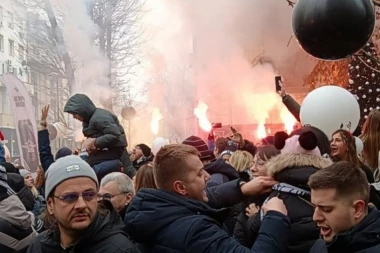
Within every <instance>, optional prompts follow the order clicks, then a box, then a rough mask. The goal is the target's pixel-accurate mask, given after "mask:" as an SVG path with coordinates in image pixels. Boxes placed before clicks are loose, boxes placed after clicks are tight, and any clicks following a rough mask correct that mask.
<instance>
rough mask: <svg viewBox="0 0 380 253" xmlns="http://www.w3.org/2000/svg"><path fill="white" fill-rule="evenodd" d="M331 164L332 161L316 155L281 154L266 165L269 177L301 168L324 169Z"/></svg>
mask: <svg viewBox="0 0 380 253" xmlns="http://www.w3.org/2000/svg"><path fill="white" fill-rule="evenodd" d="M331 164H332V161H331V160H330V159H328V158H323V157H320V156H315V155H307V154H280V155H278V156H275V157H273V158H272V159H270V160H269V161H268V163H267V164H266V167H267V172H268V175H269V176H274V175H276V174H277V173H279V172H281V171H283V170H284V169H289V168H299V167H314V168H316V169H323V168H326V167H327V166H330V165H331Z"/></svg>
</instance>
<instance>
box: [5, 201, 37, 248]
mask: <svg viewBox="0 0 380 253" xmlns="http://www.w3.org/2000/svg"><path fill="white" fill-rule="evenodd" d="M32 219H33V218H32V215H31V214H30V213H28V212H27V211H26V210H25V208H24V206H23V204H22V203H21V201H20V200H19V198H18V197H17V195H12V196H10V197H8V198H6V199H4V200H2V201H1V202H0V252H1V253H10V252H26V249H27V248H28V246H29V245H30V244H31V243H32V241H33V240H34V238H35V237H36V235H37V233H36V232H34V231H33V229H32Z"/></svg>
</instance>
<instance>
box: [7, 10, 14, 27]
mask: <svg viewBox="0 0 380 253" xmlns="http://www.w3.org/2000/svg"><path fill="white" fill-rule="evenodd" d="M8 17H9V19H8V27H9V28H11V29H13V27H14V24H13V23H14V20H13V13H11V12H8Z"/></svg>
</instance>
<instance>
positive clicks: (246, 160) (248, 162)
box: [229, 150, 253, 182]
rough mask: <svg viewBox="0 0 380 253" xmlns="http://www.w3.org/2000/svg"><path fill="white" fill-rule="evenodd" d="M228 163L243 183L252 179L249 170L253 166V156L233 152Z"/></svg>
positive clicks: (241, 152)
mask: <svg viewBox="0 0 380 253" xmlns="http://www.w3.org/2000/svg"><path fill="white" fill-rule="evenodd" d="M229 163H230V164H231V166H232V167H234V168H235V169H236V170H237V172H238V173H239V176H240V178H241V179H243V180H244V181H246V182H248V181H250V180H251V178H252V175H251V174H252V173H251V171H250V168H251V167H252V166H253V156H252V155H251V154H250V153H249V152H247V151H241V150H238V151H235V152H234V153H233V154H232V155H231V157H230V160H229Z"/></svg>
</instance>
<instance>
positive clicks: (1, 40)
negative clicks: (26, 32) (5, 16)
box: [0, 34, 4, 52]
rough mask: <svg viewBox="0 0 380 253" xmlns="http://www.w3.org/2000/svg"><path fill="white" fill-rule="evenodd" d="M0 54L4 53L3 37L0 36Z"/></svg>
mask: <svg viewBox="0 0 380 253" xmlns="http://www.w3.org/2000/svg"><path fill="white" fill-rule="evenodd" d="M0 52H4V37H3V35H1V34H0Z"/></svg>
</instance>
